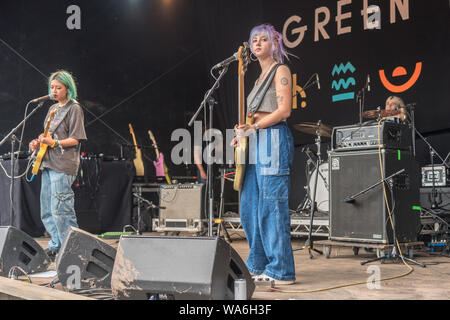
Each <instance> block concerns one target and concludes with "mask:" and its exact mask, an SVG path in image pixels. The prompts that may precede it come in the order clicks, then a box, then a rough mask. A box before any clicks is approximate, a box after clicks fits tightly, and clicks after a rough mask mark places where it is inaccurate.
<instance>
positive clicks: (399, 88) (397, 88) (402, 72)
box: [378, 61, 422, 93]
mask: <svg viewBox="0 0 450 320" xmlns="http://www.w3.org/2000/svg"><path fill="white" fill-rule="evenodd" d="M421 72H422V62H420V61H419V62H417V63H416V66H415V68H414V72H413V74H412V76H411V77H410V78H409V79H408V80H407V81H406V82H405V83H403V84H402V85H394V84H392V83H391V82H390V81H389V80H388V79H387V78H386V74H385V73H384V69H382V70H379V71H378V73H379V75H380V80H381V83H383V85H384V86H385V88H386V89H388V90H389V91H391V92H396V93H400V92H404V91H406V90H408V89H409V88H411V87H412V86H413V85H414V84H415V83H416V82H417V80H418V79H419V76H420V73H421ZM407 74H408V73H407V72H406V69H405V68H403V67H402V66H398V67H397V68H395V69H394V71H393V72H392V77H401V76H406V75H407Z"/></svg>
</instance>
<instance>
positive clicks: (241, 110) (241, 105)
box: [238, 47, 246, 124]
mask: <svg viewBox="0 0 450 320" xmlns="http://www.w3.org/2000/svg"><path fill="white" fill-rule="evenodd" d="M242 50H243V49H242V47H240V48H239V55H241V53H242ZM238 94H239V101H238V103H239V124H245V118H246V117H245V96H244V94H245V93H244V70H243V61H242V59H239V66H238Z"/></svg>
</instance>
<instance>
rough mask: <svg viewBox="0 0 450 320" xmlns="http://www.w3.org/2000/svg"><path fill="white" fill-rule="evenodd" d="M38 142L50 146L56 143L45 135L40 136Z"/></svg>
mask: <svg viewBox="0 0 450 320" xmlns="http://www.w3.org/2000/svg"><path fill="white" fill-rule="evenodd" d="M38 141H39V142H40V143H45V144H46V145H48V146H52V145H53V143H54V142H55V140H54V139H53V138H52V137H51V136H46V137H45V136H44V134H40V135H39V138H38Z"/></svg>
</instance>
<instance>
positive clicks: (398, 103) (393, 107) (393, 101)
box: [386, 96, 405, 111]
mask: <svg viewBox="0 0 450 320" xmlns="http://www.w3.org/2000/svg"><path fill="white" fill-rule="evenodd" d="M404 107H405V103H404V102H403V100H402V98H400V97H397V96H390V97H388V98H387V99H386V110H388V111H397V110H398V109H399V108H404Z"/></svg>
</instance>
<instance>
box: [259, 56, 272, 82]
mask: <svg viewBox="0 0 450 320" xmlns="http://www.w3.org/2000/svg"><path fill="white" fill-rule="evenodd" d="M274 63H275V61H274V62H272V63H271V65H270V66H269V67H268V68H267V69H266V71H264V73H263V74H261V75H260V76H259V78H258V84H259V83H260V82H261V80H262V79H264V78H265V76H266V74H267V73H268V72H269V70H270V69H271V68H272V66H273V64H274Z"/></svg>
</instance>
